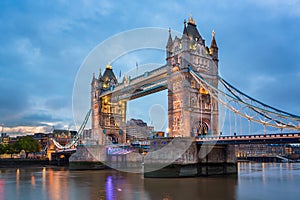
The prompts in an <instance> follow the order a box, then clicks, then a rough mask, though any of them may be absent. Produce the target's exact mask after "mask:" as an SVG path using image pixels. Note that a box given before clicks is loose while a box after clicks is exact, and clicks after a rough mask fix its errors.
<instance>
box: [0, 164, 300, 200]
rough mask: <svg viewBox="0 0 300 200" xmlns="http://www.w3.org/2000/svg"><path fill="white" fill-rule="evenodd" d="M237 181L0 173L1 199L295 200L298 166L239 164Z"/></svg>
mask: <svg viewBox="0 0 300 200" xmlns="http://www.w3.org/2000/svg"><path fill="white" fill-rule="evenodd" d="M238 169H239V176H238V177H235V176H230V177H225V176H218V177H200V178H183V179H179V178H173V179H153V178H151V179H144V178H143V177H142V175H141V174H130V173H123V172H117V171H113V170H99V171H68V170H67V169H65V168H51V167H50V168H46V167H44V168H20V169H4V168H1V169H0V200H1V199H22V200H29V199H54V200H56V199H107V200H114V199H126V200H127V199H164V200H169V199H186V200H189V199H242V200H244V199H299V198H300V190H299V189H298V187H299V186H300V163H239V168H238Z"/></svg>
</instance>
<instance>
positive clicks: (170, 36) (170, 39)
mask: <svg viewBox="0 0 300 200" xmlns="http://www.w3.org/2000/svg"><path fill="white" fill-rule="evenodd" d="M171 46H172V35H171V28H169V38H168V43H167V46H166V47H167V48H169V47H171Z"/></svg>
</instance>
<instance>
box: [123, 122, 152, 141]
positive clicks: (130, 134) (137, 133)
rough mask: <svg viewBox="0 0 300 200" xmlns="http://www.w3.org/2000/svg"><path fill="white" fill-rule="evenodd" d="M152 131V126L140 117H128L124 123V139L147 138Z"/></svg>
mask: <svg viewBox="0 0 300 200" xmlns="http://www.w3.org/2000/svg"><path fill="white" fill-rule="evenodd" d="M153 132H154V127H153V126H148V125H147V123H146V122H144V121H143V120H141V119H130V120H129V121H127V123H126V140H127V141H135V140H145V139H149V137H151V136H152V134H153Z"/></svg>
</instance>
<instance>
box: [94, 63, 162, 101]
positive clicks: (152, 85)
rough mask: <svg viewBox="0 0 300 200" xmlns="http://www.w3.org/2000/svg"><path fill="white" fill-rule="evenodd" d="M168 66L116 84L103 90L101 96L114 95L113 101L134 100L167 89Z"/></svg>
mask: <svg viewBox="0 0 300 200" xmlns="http://www.w3.org/2000/svg"><path fill="white" fill-rule="evenodd" d="M167 85H168V83H167V66H166V65H164V66H162V67H159V68H157V69H155V70H152V71H147V72H145V73H143V74H142V75H140V76H137V77H135V78H132V79H131V78H130V77H128V80H125V81H123V82H122V83H119V84H118V85H116V86H115V87H114V88H113V89H112V90H109V91H105V92H103V93H102V94H101V95H100V97H103V96H106V95H110V94H111V95H112V101H113V102H116V101H119V100H132V99H136V98H140V97H143V96H145V95H148V94H152V93H155V92H159V91H161V90H165V89H167Z"/></svg>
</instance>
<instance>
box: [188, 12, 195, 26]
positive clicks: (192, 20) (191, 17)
mask: <svg viewBox="0 0 300 200" xmlns="http://www.w3.org/2000/svg"><path fill="white" fill-rule="evenodd" d="M188 23H190V24H193V25H196V21H195V20H194V19H193V16H192V13H191V14H190V17H189V22H188Z"/></svg>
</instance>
